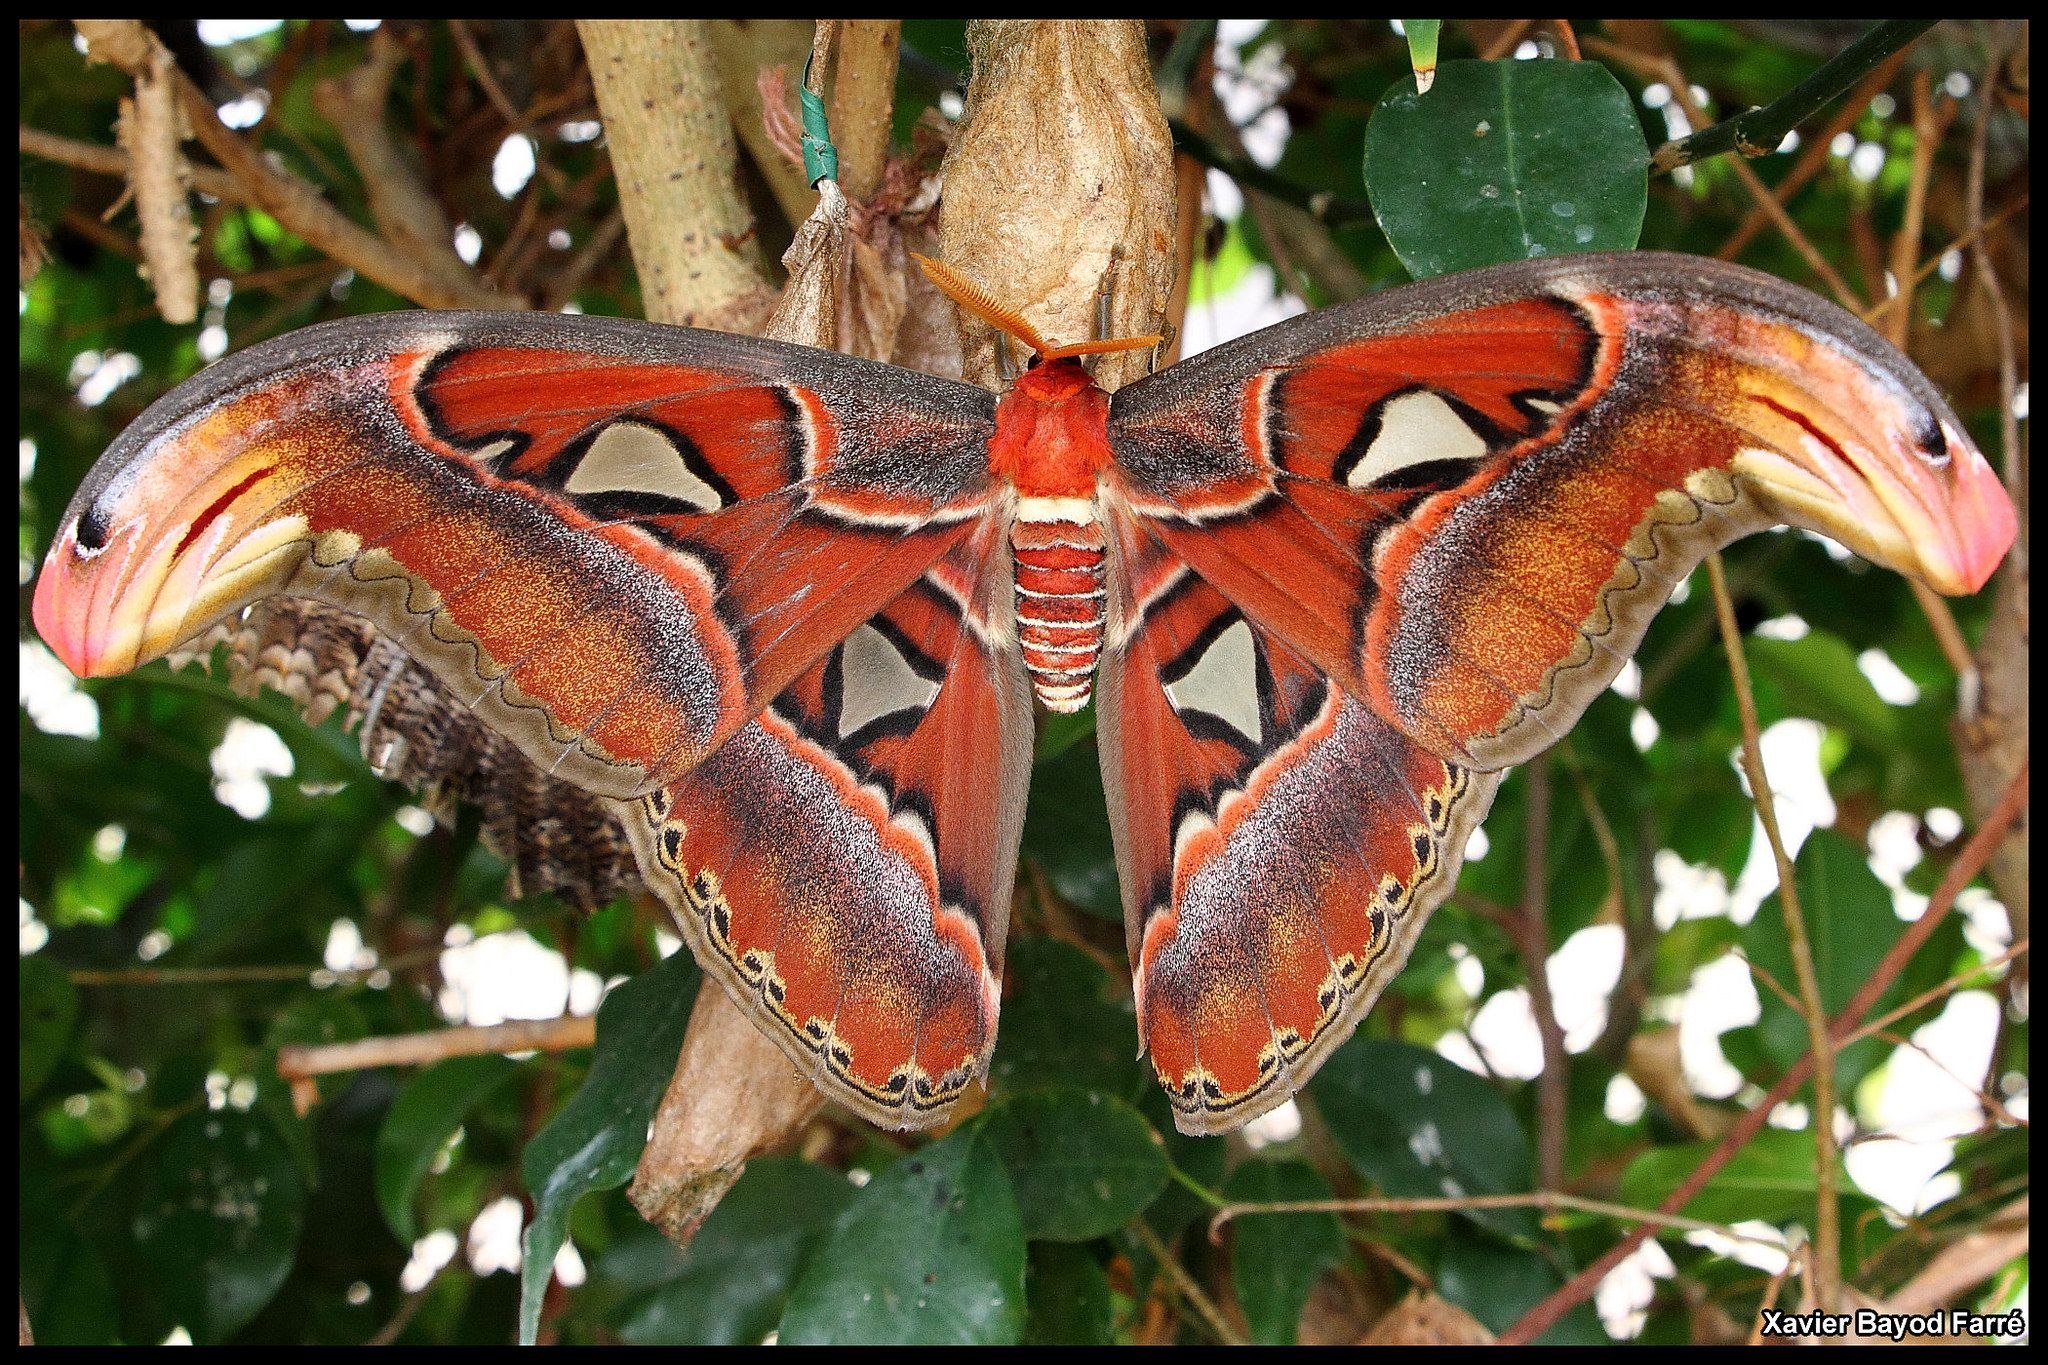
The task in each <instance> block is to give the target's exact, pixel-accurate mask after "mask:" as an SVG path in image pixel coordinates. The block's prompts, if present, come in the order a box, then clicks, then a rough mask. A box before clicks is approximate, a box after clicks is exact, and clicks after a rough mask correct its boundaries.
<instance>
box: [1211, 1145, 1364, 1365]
mask: <svg viewBox="0 0 2048 1365" xmlns="http://www.w3.org/2000/svg"><path fill="white" fill-rule="evenodd" d="M1223 1193H1224V1195H1225V1196H1226V1197H1228V1198H1229V1199H1230V1200H1231V1202H1233V1203H1239V1202H1242V1203H1260V1204H1276V1203H1283V1202H1292V1201H1296V1200H1305V1199H1329V1198H1331V1197H1332V1192H1331V1190H1330V1186H1329V1182H1327V1181H1325V1180H1324V1179H1323V1178H1322V1176H1320V1175H1318V1174H1317V1173H1316V1168H1315V1167H1313V1166H1311V1165H1309V1164H1308V1163H1307V1162H1306V1161H1247V1162H1245V1163H1244V1164H1243V1165H1241V1166H1239V1167H1238V1168H1237V1169H1236V1170H1234V1171H1232V1172H1231V1173H1230V1179H1229V1180H1228V1181H1226V1182H1224V1186H1223ZM1343 1259H1344V1227H1343V1225H1342V1224H1341V1223H1339V1222H1338V1221H1337V1215H1336V1214H1334V1213H1248V1214H1239V1215H1238V1216H1237V1217H1236V1218H1234V1219H1232V1220H1231V1223H1230V1281H1231V1283H1232V1284H1233V1285H1234V1286H1235V1287H1236V1289H1237V1302H1238V1306H1239V1307H1241V1308H1243V1309H1244V1317H1245V1321H1246V1322H1247V1323H1249V1324H1250V1325H1251V1329H1252V1340H1253V1341H1255V1342H1259V1343H1262V1344H1264V1345H1268V1346H1292V1345H1293V1344H1294V1335H1295V1327H1296V1325H1297V1324H1298V1323H1300V1321H1301V1310H1302V1308H1303V1307H1304V1306H1305V1305H1306V1304H1307V1303H1308V1296H1309V1293H1310V1291H1312V1290H1313V1289H1314V1288H1315V1287H1316V1281H1317V1280H1319V1279H1321V1278H1322V1275H1323V1272H1324V1271H1326V1270H1328V1269H1329V1268H1330V1267H1331V1266H1334V1265H1336V1264H1337V1263H1338V1262H1340V1261H1342V1260H1343Z"/></svg>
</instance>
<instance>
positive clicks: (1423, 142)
mask: <svg viewBox="0 0 2048 1365" xmlns="http://www.w3.org/2000/svg"><path fill="white" fill-rule="evenodd" d="M1365 186H1366V193H1367V194H1368V195H1369V196H1370V197H1371V199H1372V207H1373V213H1374V214H1375V215H1376V216H1377V217H1378V219H1379V223H1380V228H1381V229H1382V230H1383V231H1384V232H1385V233H1386V234H1387V240H1388V241H1389V242H1390V243H1392V244H1393V247H1394V251H1395V254H1397V255H1398V256H1400V258H1401V264H1403V265H1405V266H1407V267H1408V271H1409V273H1410V274H1412V275H1414V276H1415V277H1416V278H1417V279H1426V278H1428V277H1429V276H1431V275H1443V274H1448V273H1450V272H1451V271H1454V270H1471V269H1476V268H1477V267H1480V266H1487V265H1499V264H1501V263H1502V262H1505V261H1519V260H1525V259H1528V258H1529V257H1532V256H1562V255H1567V254H1569V253H1572V252H1580V251H1626V250H1627V249H1629V248H1630V247H1632V246H1634V245H1635V244H1636V239H1637V237H1639V236H1640V235H1641V233H1642V227H1643V210H1644V207H1645V205H1646V204H1647V203H1648V186H1649V150H1648V148H1646V147H1645V146H1644V145H1643V132H1642V125H1641V124H1640V123H1639V122H1638V121H1637V119H1636V113H1635V109H1634V107H1633V105H1631V103H1630V101H1629V97H1628V92H1627V91H1625V90H1623V89H1622V87H1621V83H1620V82H1619V81H1617V80H1615V79H1614V77H1613V75H1612V74H1610V73H1609V72H1608V70H1607V69H1606V68H1605V67H1603V66H1601V65H1600V64H1599V63H1597V62H1552V61H1530V62H1516V61H1505V62H1474V61H1461V62H1445V63H1444V64H1443V65H1442V66H1440V67H1438V68H1437V76H1436V84H1435V85H1434V86H1433V87H1432V88H1431V89H1430V92H1429V94H1428V95H1426V96H1421V95H1417V94H1416V93H1415V78H1414V77H1413V76H1409V77H1407V78H1405V79H1403V80H1401V81H1400V82H1398V83H1397V84H1396V85H1395V86H1394V88H1393V89H1392V90H1390V91H1388V92H1387V94H1386V95H1385V96H1384V97H1383V98H1382V99H1381V100H1380V102H1379V106H1378V107H1377V108H1376V109H1375V110H1374V111H1373V117H1372V122H1371V123H1369V124H1367V125H1366V130H1365Z"/></svg>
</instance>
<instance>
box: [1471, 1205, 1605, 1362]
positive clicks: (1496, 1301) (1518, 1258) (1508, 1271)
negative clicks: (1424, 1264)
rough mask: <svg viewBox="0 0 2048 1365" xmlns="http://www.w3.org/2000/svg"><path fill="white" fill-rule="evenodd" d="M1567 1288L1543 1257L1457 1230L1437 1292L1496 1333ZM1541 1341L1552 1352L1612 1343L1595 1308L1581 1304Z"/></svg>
mask: <svg viewBox="0 0 2048 1365" xmlns="http://www.w3.org/2000/svg"><path fill="white" fill-rule="evenodd" d="M1563 1283H1564V1279H1563V1277H1562V1276H1560V1275H1559V1274H1558V1273H1557V1267H1556V1266H1555V1265H1553V1264H1552V1263H1551V1262H1550V1261H1549V1260H1548V1259H1547V1258H1546V1257H1544V1256H1543V1255H1542V1253H1540V1252H1538V1251H1535V1250H1533V1249H1530V1248H1527V1247H1517V1246H1510V1245H1508V1244H1507V1243H1505V1242H1502V1241H1500V1240H1499V1239H1497V1238H1493V1237H1488V1236H1486V1235H1484V1234H1482V1233H1478V1232H1474V1231H1473V1230H1472V1229H1470V1228H1467V1227H1456V1226H1454V1227H1453V1228H1452V1229H1451V1235H1450V1239H1449V1241H1448V1242H1447V1243H1446V1244H1445V1246H1444V1254H1443V1259H1442V1260H1441V1261H1439V1262H1438V1263H1437V1270H1436V1287H1437V1292H1438V1293H1440V1294H1442V1295H1443V1296H1444V1297H1445V1298H1446V1299H1449V1300H1450V1301H1451V1302H1452V1303H1455V1304H1457V1305H1458V1306H1459V1307H1460V1308H1462V1309H1464V1310H1465V1311H1466V1312H1468V1313H1470V1314H1471V1315H1472V1316H1473V1317H1475V1318H1477V1319H1479V1321H1480V1322H1482V1323H1484V1324H1486V1326H1487V1327H1488V1328H1489V1329H1490V1330H1491V1331H1494V1332H1496V1333H1498V1332H1504V1331H1506V1330H1507V1329H1508V1328H1509V1327H1511V1326H1513V1325H1514V1324H1515V1322H1516V1320H1518V1319H1519V1318H1520V1317H1521V1316H1522V1315H1523V1314H1524V1313H1526V1312H1528V1311H1529V1310H1530V1309H1531V1308H1534V1307H1535V1306H1536V1305H1537V1304H1538V1303H1540V1302H1542V1301H1543V1299H1544V1298H1546V1297H1547V1296H1548V1295H1549V1294H1550V1292H1551V1291H1552V1290H1554V1289H1556V1288H1558V1287H1559V1286H1560V1285H1562V1284H1563ZM1537 1340H1538V1341H1540V1342H1542V1343H1544V1344H1545V1345H1549V1346H1604V1345H1606V1344H1607V1340H1608V1337H1607V1333H1606V1332H1605V1331H1604V1330H1602V1329H1601V1326H1600V1317H1599V1315H1598V1314H1597V1313H1595V1312H1594V1311H1593V1305H1592V1304H1590V1303H1581V1304H1579V1305H1578V1306H1577V1307H1575V1308H1573V1309H1572V1310H1571V1311H1570V1312H1569V1313H1566V1314H1565V1315H1564V1317H1562V1318H1560V1319H1559V1320H1558V1321H1557V1323H1556V1324H1555V1325H1553V1326H1552V1327H1551V1328H1550V1330H1549V1331H1547V1332H1545V1333H1544V1334H1543V1335H1542V1336H1540V1337H1538V1338H1537Z"/></svg>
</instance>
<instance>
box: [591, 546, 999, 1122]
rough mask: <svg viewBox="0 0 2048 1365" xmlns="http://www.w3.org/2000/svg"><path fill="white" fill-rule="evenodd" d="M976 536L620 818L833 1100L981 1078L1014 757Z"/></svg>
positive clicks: (661, 886)
mask: <svg viewBox="0 0 2048 1365" xmlns="http://www.w3.org/2000/svg"><path fill="white" fill-rule="evenodd" d="M1005 550H1006V547H1005V546H1004V545H1003V542H1002V538H1001V536H1000V535H999V534H998V533H997V532H996V531H995V529H994V528H993V527H992V526H987V527H984V528H983V529H982V531H981V532H980V534H978V535H977V536H976V537H975V538H973V539H970V540H968V541H966V542H964V543H963V544H962V545H961V546H960V547H959V548H957V549H955V550H954V551H952V552H951V553H950V554H948V555H947V557H946V558H945V559H944V560H942V561H940V563H939V564H937V565H935V566H934V567H933V568H932V570H931V571H930V572H928V573H927V574H925V575H924V577H923V578H921V579H920V580H919V581H918V582H917V583H916V584H914V585H913V586H912V587H911V588H910V589H909V590H908V591H906V592H904V593H903V594H901V595H900V596H899V597H898V598H897V599H896V600H895V601H893V602H891V603H889V604H888V606H887V607H886V608H885V609H884V610H883V611H882V612H881V613H880V614H879V615H877V616H876V617H875V618H874V619H873V620H872V621H870V622H868V623H867V624H865V625H862V626H861V627H859V628H858V629H856V630H855V631H854V632H853V633H852V634H851V635H849V636H848V637H847V639H846V640H845V641H844V642H842V643H841V644H839V645H837V646H835V647H834V648H833V649H832V650H831V651H830V652H829V653H828V654H827V655H826V657H825V658H824V659H822V660H820V661H819V662H818V663H817V664H816V665H814V666H813V667H812V668H811V669H809V670H808V671H807V672H806V673H805V674H804V675H803V676H802V677H801V678H799V679H798V680H797V681H796V683H795V684H793V685H792V686H791V687H789V688H788V689H787V690H785V691H784V692H783V694H782V695H781V696H780V697H778V698H776V700H775V702H774V704H773V705H772V706H770V707H769V708H768V709H767V710H766V711H765V712H763V713H762V714H761V715H760V716H759V717H758V718H756V719H755V720H754V721H753V722H752V723H750V724H749V725H747V726H746V728H745V729H743V730H741V731H740V733H739V734H737V735H736V736H734V737H733V738H732V739H731V740H729V741H727V742H726V743H725V744H724V745H723V746H722V747H720V748H719V749H718V750H717V751H716V752H715V753H713V754H712V755H711V756H710V757H709V758H708V759H706V760H705V761H704V762H703V763H702V764H701V765H699V766H698V767H697V768H696V770H695V771H693V772H692V773H690V774H689V776H687V777H686V778H684V779H683V780H682V781H681V782H679V783H676V784H675V785H673V786H671V787H669V788H668V789H666V790H664V791H660V792H656V793H654V794H652V795H650V796H648V797H647V798H645V800H644V801H642V802H641V803H640V804H639V805H638V807H637V808H634V809H632V810H630V811H628V812H627V826H628V830H629V833H630V834H631V835H632V837H633V839H634V842H635V845H636V848H637V850H638V852H639V854H640V861H641V866H642V869H643V871H645V872H646V874H647V876H648V880H649V884H650V885H651V886H652V887H653V888H654V889H655V890H656V891H657V892H658V893H659V894H660V895H661V896H662V897H663V898H664V899H665V900H667V901H668V902H669V904H670V906H671V907H672V908H673V909H674V911H675V913H676V917H677V919H678V921H679V922H681V923H682V924H683V926H684V928H685V930H686V931H687V932H688V933H689V936H690V940H691V946H692V947H693V948H694V949H695V950H696V953H697V957H698V960H699V961H701V962H703V963H704V964H705V965H706V966H707V967H708V968H710V969H712V970H713V971H714V972H715V973H716V974H717V975H718V976H719V977H720V978H721V979H722V980H723V981H724V983H725V986H726V989H727V990H728V991H729V992H731V994H732V996H733V998H734V999H735V1000H736V1001H738V1002H739V1003H740V1005H741V1006H742V1007H743V1008H745V1009H747V1010H748V1011H749V1012H750V1013H752V1014H753V1016H754V1017H755V1018H756V1019H757V1020H758V1021H760V1022H761V1024H762V1025H763V1027H764V1029H765V1030H766V1031H767V1032H768V1033H769V1034H770V1035H771V1036H773V1037H774V1038H775V1039H776V1040H777V1041H778V1042H780V1043H781V1044H782V1045H783V1046H784V1048H785V1049H786V1050H787V1051H788V1052H789V1053H790V1055H791V1056H792V1057H794V1058H796V1059H797V1060H798V1062H799V1064H800V1065H802V1066H804V1067H805V1068H806V1069H807V1070H808V1072H809V1073H810V1074H811V1075H812V1076H813V1078H814V1079H815V1080H816V1081H817V1083H818V1084H819V1085H820V1086H821V1087H823V1088H824V1089H825V1090H826V1092H827V1093H828V1094H831V1095H832V1096H833V1097H834V1098H836V1099H838V1100H840V1101H841V1102H843V1103H845V1104H847V1105H848V1106H849V1107H851V1108H853V1109H855V1110H857V1111H858V1112H860V1113H861V1114H863V1115H865V1116H866V1117H868V1118H870V1119H873V1120H874V1121H875V1122H878V1123H883V1124H887V1125H889V1126H891V1127H897V1128H921V1127H926V1126H928V1125H930V1124H934V1123H937V1122H939V1121H940V1120H941V1119H942V1118H943V1117H944V1111H945V1109H946V1107H947V1106H949V1105H950V1104H951V1103H952V1102H953V1101H954V1100H955V1099H957V1098H958V1097H959V1094H960V1092H961V1091H962V1090H963V1089H964V1088H965V1087H966V1086H967V1085H968V1084H969V1083H970V1082H971V1081H973V1080H974V1079H975V1078H976V1077H977V1076H978V1075H980V1074H982V1073H983V1071H984V1070H985V1067H986V1063H987V1058H988V1051H989V1048H990V1047H991V1046H992V1045H993V1044H994V1042H995V1030H996V1008H997V995H998V990H997V983H998V980H999V977H1000V973H1001V968H1002V954H1003V940H1004V933H1005V925H1006V924H1007V920H1008V914H1009V900H1010V889H1011V883H1012V881H1013V879H1014V876H1015V872H1016V861H1017V844H1018V840H1019V837H1020V835H1021V831H1022V827H1023V814H1024V801H1023V798H1024V792H1025V789H1026V785H1027V783H1028V775H1029V770H1030V762H1031V701H1030V696H1031V694H1030V686H1029V682H1028V679H1027V676H1026V674H1025V671H1024V665H1023V657H1022V655H1021V654H1020V653H1019V652H1018V650H1017V648H1016V642H1015V633H1014V630H1015V628H1014V625H1013V624H1012V623H1011V621H1010V616H1011V612H1012V608H1011V606H1010V601H1009V596H1008V592H1009V587H1008V582H1009V580H1008V577H1007V574H1006V572H1005V570H1006V568H1007V563H1008V560H1007V557H1006V553H1005Z"/></svg>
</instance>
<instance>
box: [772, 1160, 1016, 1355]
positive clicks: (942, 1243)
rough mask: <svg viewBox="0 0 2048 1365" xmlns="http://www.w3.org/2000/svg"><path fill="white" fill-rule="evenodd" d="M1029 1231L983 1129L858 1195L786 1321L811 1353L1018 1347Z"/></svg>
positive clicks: (788, 1338)
mask: <svg viewBox="0 0 2048 1365" xmlns="http://www.w3.org/2000/svg"><path fill="white" fill-rule="evenodd" d="M1023 1332H1024V1227H1023V1224H1022V1222H1020V1221H1019V1219H1018V1215H1017V1199H1016V1196H1015V1195H1014V1194H1013V1193H1012V1192H1011V1190H1010V1178H1009V1176H1008V1175H1007V1174H1006V1173H1005V1172H1004V1170H1003V1164H1002V1162H1001V1161H1000V1160H998V1159H997V1157H996V1153H995V1150H994V1148H992V1147H991V1146H990V1145H989V1143H988V1141H987V1139H986V1138H984V1137H983V1136H982V1131H981V1126H980V1125H979V1124H969V1125H968V1126H966V1127H964V1128H961V1129H960V1130H959V1131H957V1132H954V1133H952V1134H950V1135H948V1136H946V1137H944V1138H941V1139H940V1140H939V1141H937V1142H934V1143H932V1144H931V1145H930V1146H929V1147H926V1148H923V1149H922V1150H920V1151H918V1152H915V1153H913V1154H912V1155H910V1156H907V1157H904V1158H903V1159H902V1160H901V1161H898V1162H895V1163H894V1164H893V1165H891V1166H889V1167H887V1168H886V1169H884V1170H883V1171H881V1172H880V1173H879V1174H877V1175H876V1176H875V1177H874V1179H872V1180H870V1181H869V1182H868V1183H867V1185H866V1186H865V1187H864V1188H863V1189H862V1190H861V1191H860V1192H859V1193H858V1194H856V1195H855V1196H854V1197H853V1201H852V1202H851V1203H850V1204H848V1205H847V1206H846V1209H845V1210H844V1211H843V1212H842V1213H841V1214H840V1215H839V1219H838V1221H837V1222H836V1223H835V1224H834V1225H833V1229H832V1234H831V1236H830V1237H829V1238H828V1239H826V1241H825V1244H824V1245H823V1246H821V1247H820V1248H819V1249H818V1250H817V1252H816V1254H814V1255H813V1256H812V1257H811V1261H810V1265H809V1266H808V1268H807V1269H806V1270H805V1271H804V1273H803V1275H802V1276H801V1277H800V1278H799V1279H798V1280H797V1283H796V1288H795V1289H794V1290H792V1291H791V1293H790V1296H789V1307H788V1308H787V1309H786V1310H784V1312H783V1315H782V1330H781V1335H780V1340H782V1341H783V1342H786V1343H790V1344H806V1345H812V1344H816V1345H867V1346H874V1345H901V1346H927V1345H929V1346H937V1345H947V1346H980V1345H1014V1344H1015V1343H1016V1342H1017V1341H1018V1340H1019V1339H1020V1338H1021V1337H1022V1335H1023Z"/></svg>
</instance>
